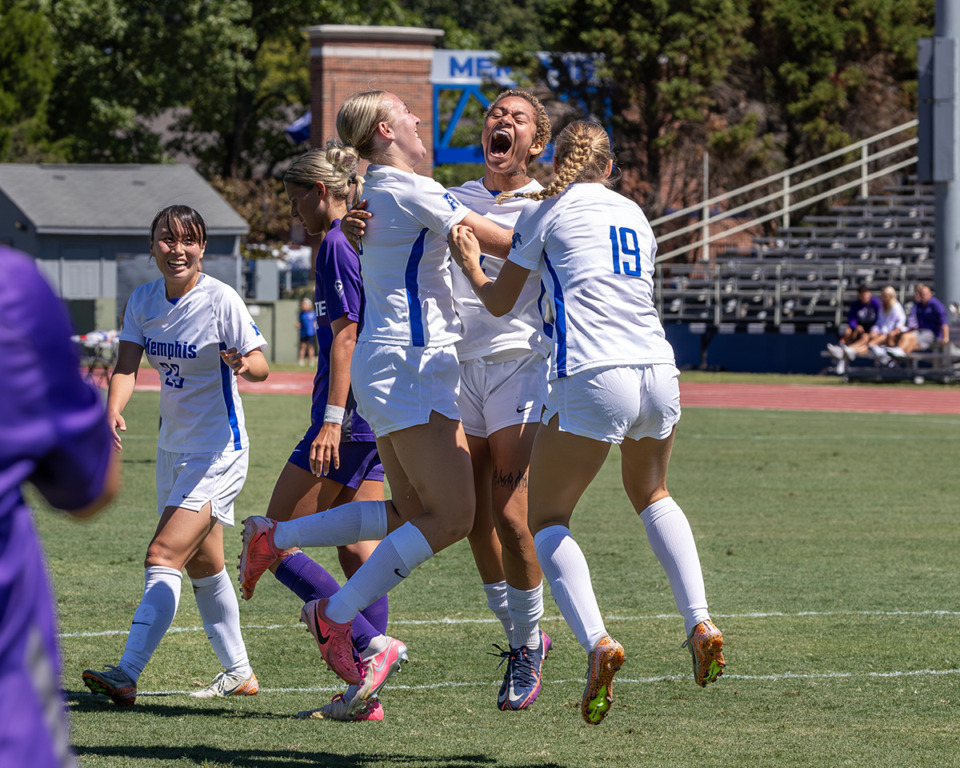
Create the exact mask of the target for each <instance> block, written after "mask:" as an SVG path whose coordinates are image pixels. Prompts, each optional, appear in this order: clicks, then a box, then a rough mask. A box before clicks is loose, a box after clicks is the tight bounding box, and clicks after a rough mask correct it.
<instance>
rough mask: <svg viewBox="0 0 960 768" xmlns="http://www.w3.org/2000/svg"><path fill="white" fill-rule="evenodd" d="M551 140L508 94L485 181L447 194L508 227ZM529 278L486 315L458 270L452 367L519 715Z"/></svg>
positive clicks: (492, 132)
mask: <svg viewBox="0 0 960 768" xmlns="http://www.w3.org/2000/svg"><path fill="white" fill-rule="evenodd" d="M549 141H550V119H549V118H548V117H547V113H546V111H545V110H544V108H543V105H542V104H541V103H540V100H539V99H537V98H536V96H534V95H533V94H532V93H530V92H528V91H520V90H508V91H504V92H502V93H501V94H499V95H498V96H497V97H496V99H494V101H493V102H492V103H491V104H490V107H489V108H488V109H487V113H486V115H485V117H484V121H483V129H482V131H481V136H480V142H481V145H482V146H483V153H484V162H485V166H486V167H485V169H484V175H483V178H481V179H478V180H476V181H469V182H467V183H466V184H464V185H463V186H460V187H454V188H451V189H450V190H449V191H450V192H452V193H453V194H454V195H456V197H457V199H458V200H460V201H461V202H462V203H463V204H464V205H466V206H467V207H468V208H470V209H471V210H473V211H475V212H477V213H480V214H482V215H484V216H485V217H487V218H489V219H491V220H492V221H495V222H497V223H498V224H500V225H501V226H504V227H510V228H512V227H513V225H514V222H516V220H517V217H518V216H519V215H520V211H521V210H522V209H523V208H524V207H525V206H526V205H527V204H528V203H530V201H529V200H528V199H527V198H525V197H513V198H511V199H510V200H509V201H507V202H506V203H505V204H503V205H497V203H496V197H497V195H498V194H499V193H501V192H515V193H525V192H536V191H538V190H541V189H543V187H542V186H541V185H540V184H539V182H537V181H535V180H534V179H531V178H530V177H529V176H528V175H527V168H528V166H529V165H530V163H531V162H533V160H534V159H535V158H536V157H537V156H539V155H540V154H541V153H542V152H543V150H544V149H545V148H546V146H547V143H548V142H549ZM502 265H503V259H499V258H497V257H495V256H484V257H483V271H484V273H485V274H486V275H487V276H488V277H490V278H491V279H495V278H496V276H497V274H498V273H499V271H500V268H501V266H502ZM540 291H541V287H540V277H539V275H537V274H536V273H535V272H531V273H530V276H529V278H528V280H527V282H526V284H525V285H524V287H523V290H522V292H521V295H520V298H519V299H518V301H517V303H516V305H515V306H514V308H513V309H512V310H511V311H510V312H509V313H507V314H506V315H504V316H503V317H493V315H491V314H490V313H489V312H487V310H486V309H485V308H484V306H483V304H482V303H481V302H480V301H479V299H477V296H476V294H474V292H473V290H472V289H471V287H470V283H469V282H468V281H467V279H466V278H465V277H464V276H463V274H462V273H461V272H460V271H459V270H454V271H453V293H454V299H455V301H456V307H457V314H458V316H459V317H460V322H461V324H462V334H463V338H462V339H461V340H460V341H459V342H458V344H457V356H458V358H459V359H460V398H459V400H458V404H459V406H460V414H461V418H462V420H463V428H464V431H465V432H466V435H467V444H468V445H469V447H470V456H471V459H472V461H473V469H474V482H475V489H476V494H477V513H476V520H475V522H474V527H473V530H472V531H471V533H470V536H469V537H468V538H469V541H470V546H471V548H472V550H473V555H474V559H475V560H476V563H477V569H478V571H479V572H480V577H481V580H482V581H483V588H484V592H485V593H486V596H487V604H488V606H489V607H490V609H491V610H492V611H493V613H494V615H496V616H497V618H498V619H500V621H501V623H502V624H503V627H504V630H505V631H506V633H507V641H508V644H509V646H510V648H509V650H508V651H504V652H503V653H502V655H503V657H504V658H505V660H506V664H507V667H506V670H505V674H504V677H503V684H502V685H501V686H500V690H499V692H498V694H497V707H498V708H499V709H501V710H519V709H526V708H527V707H529V706H530V705H531V704H533V702H534V701H535V700H536V699H537V696H538V695H539V693H540V679H541V670H542V666H543V658H544V656H545V655H546V653H547V651H549V649H550V638H549V637H548V636H547V635H546V634H545V633H544V632H542V631H541V630H540V628H539V621H540V617H541V616H542V615H543V574H542V572H541V571H540V565H539V563H538V562H537V557H536V552H535V551H534V547H533V534H531V533H530V529H529V527H528V525H527V487H526V486H527V475H528V469H529V466H530V450H531V448H532V446H533V439H534V436H535V435H536V432H537V425H538V424H539V422H540V415H541V412H542V410H543V403H544V397H545V395H546V383H547V356H548V355H549V353H550V342H549V339H547V338H546V337H545V336H544V335H543V333H542V332H541V328H542V323H541V322H540V312H539V309H538V306H537V304H538V299H539V297H540Z"/></svg>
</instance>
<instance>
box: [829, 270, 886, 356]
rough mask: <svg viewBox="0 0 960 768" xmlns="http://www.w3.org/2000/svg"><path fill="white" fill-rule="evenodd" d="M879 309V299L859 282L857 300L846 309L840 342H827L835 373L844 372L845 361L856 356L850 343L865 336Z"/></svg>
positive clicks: (873, 324) (877, 315)
mask: <svg viewBox="0 0 960 768" xmlns="http://www.w3.org/2000/svg"><path fill="white" fill-rule="evenodd" d="M881 309H883V307H882V306H881V304H880V300H879V299H877V298H875V297H874V295H873V293H872V292H871V291H870V288H869V286H867V285H863V284H861V285H860V287H859V288H857V300H856V301H854V302H853V303H852V304H851V305H850V309H849V310H847V324H846V325H845V326H843V333H842V334H841V335H840V343H839V344H827V351H828V352H829V353H830V356H831V357H833V359H834V360H836V361H837V365H836V371H837V373H839V374H842V373H844V372H845V370H846V361H847V360H851V361H852V360H853V359H854V358H855V357H856V356H857V353H856V351H854V349H853V347H852V345H853V344H855V343H857V342H859V341H861V340H862V339H864V338H866V336H867V334H868V333H869V332H870V329H871V328H873V327H874V326H875V325H876V324H877V318H878V317H879V316H880V311H881Z"/></svg>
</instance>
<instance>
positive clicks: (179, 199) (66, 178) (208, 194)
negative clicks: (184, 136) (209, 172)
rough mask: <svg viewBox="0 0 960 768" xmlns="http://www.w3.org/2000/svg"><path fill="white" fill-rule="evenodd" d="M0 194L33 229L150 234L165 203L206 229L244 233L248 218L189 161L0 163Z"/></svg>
mask: <svg viewBox="0 0 960 768" xmlns="http://www.w3.org/2000/svg"><path fill="white" fill-rule="evenodd" d="M0 194H2V195H5V196H6V197H7V198H8V199H9V200H10V201H11V202H12V203H13V204H14V205H15V206H16V207H17V208H19V209H20V211H21V212H22V213H23V215H24V216H26V217H27V218H28V219H29V220H30V222H31V223H32V224H33V226H34V227H35V228H36V231H37V234H41V235H50V234H113V235H145V236H148V235H149V229H150V222H151V221H153V217H154V216H155V215H156V213H157V211H159V210H161V209H162V208H165V207H166V206H168V205H174V204H183V205H189V206H191V207H193V208H195V209H196V210H198V211H199V212H200V214H201V215H202V216H203V218H204V220H205V221H206V223H207V234H208V235H245V234H247V233H248V232H249V231H250V227H249V226H248V225H247V222H246V221H244V220H243V218H242V217H241V216H240V215H239V214H238V213H237V212H236V211H235V210H234V209H233V208H231V207H230V205H229V204H228V203H227V201H226V200H224V199H223V198H222V197H220V195H219V194H218V193H217V191H216V190H215V189H214V188H213V187H211V186H210V185H209V184H208V183H207V182H206V181H205V180H204V179H203V177H202V176H200V174H199V173H197V172H196V171H195V170H194V169H193V168H192V167H191V166H189V165H43V164H41V165H20V164H13V163H10V164H0Z"/></svg>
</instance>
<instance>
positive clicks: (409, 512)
mask: <svg viewBox="0 0 960 768" xmlns="http://www.w3.org/2000/svg"><path fill="white" fill-rule="evenodd" d="M377 453H379V454H380V463H381V464H383V473H384V475H385V476H386V480H387V484H388V485H389V487H390V503H391V505H392V506H393V509H394V510H395V512H396V514H389V512H390V508H389V506H388V508H387V511H388V515H387V531H392V530H394V529H395V528H397V527H399V526H400V524H402V523H405V522H407V521H408V520H412V519H413V518H415V517H417V516H419V515H420V514H421V513H422V512H423V504H422V503H421V502H420V497H419V496H418V495H417V491H416V489H414V487H413V483H412V482H411V481H410V478H409V477H407V472H406V470H405V469H404V468H403V464H401V463H400V459H399V458H397V454H396V451H395V450H394V448H393V443H392V441H391V439H390V435H385V436H382V437H378V438H377Z"/></svg>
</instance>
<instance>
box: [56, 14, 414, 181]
mask: <svg viewBox="0 0 960 768" xmlns="http://www.w3.org/2000/svg"><path fill="white" fill-rule="evenodd" d="M51 17H52V20H53V25H54V28H55V30H56V32H57V62H56V64H57V67H56V71H57V75H56V83H55V88H54V106H55V109H54V110H52V113H55V115H56V118H55V121H54V128H55V131H56V135H57V136H58V137H62V138H64V139H66V140H68V141H69V147H70V156H71V158H72V159H73V160H74V161H76V162H160V161H163V160H164V159H167V158H168V157H169V156H170V154H171V153H182V154H185V155H187V156H188V157H190V158H192V159H194V160H195V161H196V162H197V165H198V169H199V170H200V172H201V173H203V174H204V175H205V176H208V177H212V176H224V177H231V178H252V177H254V176H261V175H264V174H268V175H269V174H270V173H271V172H272V170H273V168H274V167H275V166H276V164H277V163H278V162H280V161H282V160H283V159H285V158H287V157H289V156H290V155H291V154H295V153H297V152H298V151H301V150H302V148H299V147H295V146H293V145H292V143H291V142H290V141H289V139H288V138H287V137H286V136H285V135H284V133H283V128H284V127H286V125H288V124H289V123H290V122H291V121H292V120H293V119H294V118H295V117H298V116H299V115H300V114H301V113H302V111H303V110H304V109H305V107H306V105H307V104H309V60H308V51H307V42H306V40H305V39H304V36H303V33H302V31H301V30H302V28H303V27H306V26H310V25H312V24H318V23H368V24H372V23H385V24H390V23H394V24H403V23H407V22H408V21H409V19H410V18H411V17H410V16H409V14H407V13H406V12H405V11H403V10H402V9H401V8H400V7H399V5H398V4H397V3H396V2H394V0H390V1H389V2H374V1H372V0H371V1H370V2H366V1H365V0H353V1H352V2H346V3H341V2H333V0H313V2H303V1H302V0H299V1H295V0H217V2H212V1H211V0H158V1H156V2H144V1H143V0H58V2H56V3H55V5H54V6H53V8H52V10H51ZM161 126H162V127H161Z"/></svg>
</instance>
